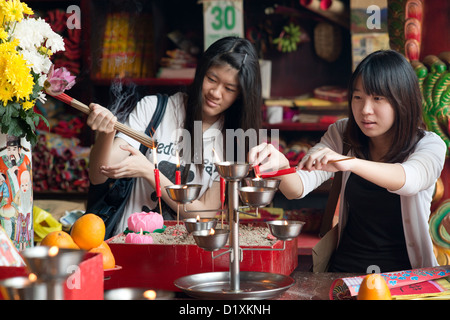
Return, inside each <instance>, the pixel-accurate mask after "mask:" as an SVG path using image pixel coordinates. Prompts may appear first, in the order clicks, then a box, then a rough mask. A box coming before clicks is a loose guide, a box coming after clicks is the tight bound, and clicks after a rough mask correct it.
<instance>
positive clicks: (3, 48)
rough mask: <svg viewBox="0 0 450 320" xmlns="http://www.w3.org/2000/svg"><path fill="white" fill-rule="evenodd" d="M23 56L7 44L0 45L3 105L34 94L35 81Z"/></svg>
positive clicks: (0, 93) (1, 97)
mask: <svg viewBox="0 0 450 320" xmlns="http://www.w3.org/2000/svg"><path fill="white" fill-rule="evenodd" d="M30 71H31V69H30V66H29V65H28V62H27V61H26V60H25V59H24V58H23V56H22V55H21V54H20V53H19V52H17V51H16V50H13V49H12V48H11V47H10V46H8V44H7V43H3V44H0V72H1V74H2V77H1V78H2V81H1V84H0V85H1V89H0V100H2V101H3V105H6V104H7V103H8V101H12V100H13V98H16V99H17V100H19V99H27V98H28V97H29V96H30V94H31V93H32V92H33V86H34V79H33V76H32V75H31V72H30Z"/></svg>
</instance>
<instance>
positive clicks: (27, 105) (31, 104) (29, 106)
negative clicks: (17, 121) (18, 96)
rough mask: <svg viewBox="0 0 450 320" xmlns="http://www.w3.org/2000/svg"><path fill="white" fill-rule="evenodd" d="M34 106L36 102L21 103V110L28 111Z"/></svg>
mask: <svg viewBox="0 0 450 320" xmlns="http://www.w3.org/2000/svg"><path fill="white" fill-rule="evenodd" d="M35 104H36V100H27V101H25V102H22V108H23V110H25V111H27V110H28V109H31V108H33V107H34V105H35Z"/></svg>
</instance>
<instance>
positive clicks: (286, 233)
mask: <svg viewBox="0 0 450 320" xmlns="http://www.w3.org/2000/svg"><path fill="white" fill-rule="evenodd" d="M266 223H267V226H268V227H269V230H270V233H272V235H273V236H274V237H275V238H277V239H280V240H292V239H295V238H297V237H298V235H299V234H300V232H301V231H302V228H303V226H304V225H305V222H303V221H296V220H274V221H267V222H266Z"/></svg>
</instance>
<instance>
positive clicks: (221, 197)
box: [220, 177, 226, 207]
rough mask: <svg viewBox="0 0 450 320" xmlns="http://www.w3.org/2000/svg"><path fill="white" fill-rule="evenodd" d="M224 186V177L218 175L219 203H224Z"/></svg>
mask: <svg viewBox="0 0 450 320" xmlns="http://www.w3.org/2000/svg"><path fill="white" fill-rule="evenodd" d="M225 186H226V181H225V179H224V178H222V177H220V203H221V204H222V207H223V204H224V203H225Z"/></svg>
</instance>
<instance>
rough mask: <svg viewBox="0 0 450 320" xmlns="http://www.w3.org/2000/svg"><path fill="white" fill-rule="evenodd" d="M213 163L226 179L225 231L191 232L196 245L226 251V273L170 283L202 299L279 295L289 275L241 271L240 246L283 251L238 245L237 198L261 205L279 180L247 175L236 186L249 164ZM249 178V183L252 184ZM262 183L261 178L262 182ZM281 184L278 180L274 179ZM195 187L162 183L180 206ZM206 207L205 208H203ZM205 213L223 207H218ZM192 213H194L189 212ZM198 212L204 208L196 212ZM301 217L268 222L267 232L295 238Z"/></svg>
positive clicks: (289, 283) (195, 192)
mask: <svg viewBox="0 0 450 320" xmlns="http://www.w3.org/2000/svg"><path fill="white" fill-rule="evenodd" d="M215 166H216V168H217V170H218V172H219V174H220V176H221V177H222V178H224V179H225V180H226V181H227V183H228V206H227V209H226V210H227V212H228V224H229V230H225V229H216V230H215V233H214V234H211V232H210V230H200V231H194V232H193V236H194V239H195V241H196V243H197V245H198V246H199V247H201V248H203V249H205V250H208V251H211V252H212V253H211V255H212V258H213V259H214V258H217V257H219V256H221V255H223V254H227V253H229V254H230V270H229V272H207V273H199V274H194V275H188V276H185V277H182V278H179V279H177V280H175V282H174V284H175V286H177V287H178V288H180V289H181V290H182V291H184V292H185V293H186V294H188V295H189V296H191V297H194V298H200V299H270V298H273V297H276V296H278V295H279V294H281V293H282V292H284V291H285V290H287V289H289V287H291V286H292V285H293V284H294V279H292V278H291V277H289V276H285V275H281V274H274V273H268V272H253V271H247V272H241V271H240V267H239V264H240V262H241V261H242V259H243V254H242V252H243V250H267V251H276V250H284V246H283V248H282V249H270V248H245V249H243V248H240V247H239V212H241V211H240V210H241V209H242V207H241V208H240V207H239V197H240V199H241V200H242V202H243V203H244V204H245V205H246V206H247V207H252V208H260V207H265V206H267V205H268V204H270V203H271V202H272V199H273V197H274V195H275V192H276V191H277V187H278V184H276V186H275V187H274V186H273V185H272V186H268V185H269V184H273V183H274V181H273V180H266V181H265V179H262V180H261V179H248V178H247V179H245V183H246V184H247V186H240V184H241V181H243V179H244V178H245V177H246V176H247V175H248V172H249V170H250V164H248V163H244V164H239V163H230V162H220V163H215ZM252 181H253V182H252ZM264 181H265V182H264ZM278 183H279V181H278ZM200 187H201V186H199V185H189V184H187V185H181V186H180V185H175V186H169V187H166V190H167V192H168V194H169V196H170V197H171V198H172V199H173V200H174V201H176V202H177V203H179V204H183V205H184V209H185V211H187V210H186V204H187V203H190V202H192V201H194V200H195V199H196V198H197V196H198V192H199V188H200ZM204 211H205V210H204ZM206 211H221V210H220V209H217V210H216V209H215V210H206ZM188 212H194V211H188ZM199 212H202V211H199ZM303 224H304V223H303V222H300V221H282V222H280V221H276V222H268V226H269V230H270V231H271V232H272V234H273V235H274V236H275V237H277V238H278V239H279V240H283V241H288V240H291V239H294V238H296V237H297V236H298V235H299V234H300V231H301V228H302V227H303ZM228 238H229V240H230V241H229V249H228V250H227V251H225V252H222V253H220V254H218V255H216V256H214V251H216V250H219V249H221V248H223V247H224V246H225V245H226V243H227V240H228Z"/></svg>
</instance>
